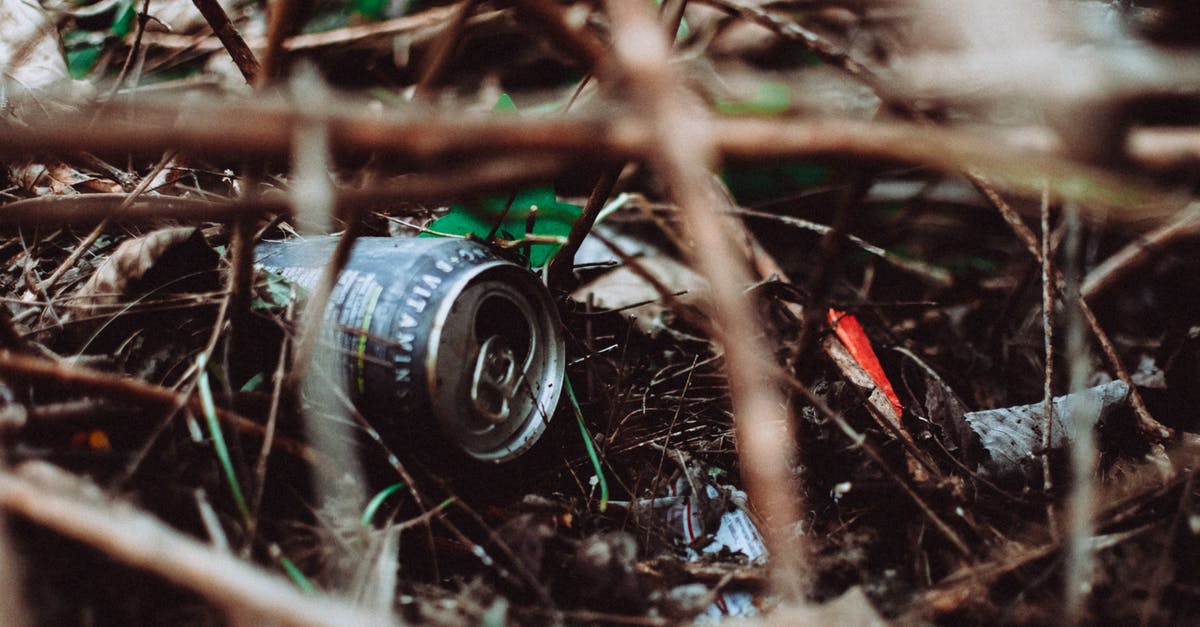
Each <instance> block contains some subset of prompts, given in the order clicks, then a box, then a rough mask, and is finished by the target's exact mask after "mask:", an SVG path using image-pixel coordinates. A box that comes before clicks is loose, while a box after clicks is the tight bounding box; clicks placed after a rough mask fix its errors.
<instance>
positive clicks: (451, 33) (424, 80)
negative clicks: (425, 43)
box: [416, 0, 478, 97]
mask: <svg viewBox="0 0 1200 627" xmlns="http://www.w3.org/2000/svg"><path fill="white" fill-rule="evenodd" d="M477 2H478V0H459V2H458V4H457V5H456V9H455V12H454V16H453V17H452V18H451V19H450V23H449V24H447V25H446V28H445V29H444V30H443V31H442V32H441V33H439V34H438V38H437V39H436V40H434V49H433V52H432V53H431V54H430V58H429V63H428V64H427V65H426V66H425V71H424V72H422V73H421V80H420V81H418V82H417V87H416V95H417V96H419V97H426V96H428V95H429V90H430V89H432V88H433V84H434V83H435V82H437V80H438V77H440V76H441V74H442V70H444V69H445V68H446V64H447V63H448V62H449V61H450V58H451V56H452V55H453V54H454V50H455V48H456V47H457V46H458V43H459V39H460V36H461V35H462V32H463V27H464V26H465V25H466V23H467V18H469V17H471V13H472V12H474V11H475V5H476V4H477Z"/></svg>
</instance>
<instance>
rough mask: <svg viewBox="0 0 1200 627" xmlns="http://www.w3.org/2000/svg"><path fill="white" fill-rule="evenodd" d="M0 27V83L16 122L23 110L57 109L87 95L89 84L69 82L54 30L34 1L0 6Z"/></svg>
mask: <svg viewBox="0 0 1200 627" xmlns="http://www.w3.org/2000/svg"><path fill="white" fill-rule="evenodd" d="M0 24H3V25H4V28H2V29H0V68H2V69H3V72H4V75H3V76H2V77H0V79H3V82H4V83H5V90H6V91H7V92H8V93H7V94H4V95H5V97H6V99H7V100H6V106H5V111H6V112H7V113H8V114H10V115H13V116H14V117H17V118H20V117H21V113H22V111H23V110H25V108H26V107H32V108H37V109H41V110H50V109H61V108H62V104H63V103H64V102H70V101H72V100H74V99H76V98H78V97H82V96H86V95H90V93H91V92H92V88H91V85H90V84H89V83H86V82H81V81H74V80H72V79H71V74H70V73H69V72H68V71H67V59H66V54H65V53H64V52H63V46H62V40H61V39H60V38H59V35H58V28H57V27H56V26H55V24H54V20H52V19H51V18H50V16H49V15H48V14H47V13H46V11H45V9H43V8H42V5H40V4H38V3H37V2H36V1H34V0H5V1H4V2H0ZM13 96H16V98H13Z"/></svg>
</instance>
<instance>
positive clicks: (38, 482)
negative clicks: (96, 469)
mask: <svg viewBox="0 0 1200 627" xmlns="http://www.w3.org/2000/svg"><path fill="white" fill-rule="evenodd" d="M89 496H90V497H91V498H88V497H89ZM0 507H3V508H4V509H7V510H9V511H11V512H13V513H15V514H18V515H20V516H22V517H24V518H26V519H28V520H30V521H32V522H34V523H37V524H39V525H42V526H44V527H46V528H48V529H51V530H53V531H55V532H58V533H60V534H63V535H66V536H68V537H70V538H73V539H75V540H78V541H80V542H83V543H85V544H88V545H91V546H93V547H95V548H97V549H99V550H100V551H102V552H103V553H105V554H107V555H108V556H110V557H112V558H113V559H115V560H118V561H121V562H124V563H126V564H129V565H131V566H134V567H136V568H140V569H143V570H147V571H150V572H153V573H155V574H157V575H159V576H161V577H163V578H164V579H166V580H168V581H170V582H172V583H174V584H176V585H179V586H182V587H184V588H187V589H190V590H193V591H195V592H196V593H198V594H200V595H201V596H203V597H205V598H207V599H208V600H209V601H210V602H212V603H213V604H215V605H216V606H218V607H220V608H222V609H224V610H225V611H227V612H232V613H249V614H251V615H253V616H254V617H255V618H256V620H257V621H263V622H270V623H275V624H281V625H292V626H296V627H300V626H317V625H325V626H341V625H387V624H391V621H390V620H389V618H388V617H384V616H379V615H370V614H366V613H364V612H362V611H360V610H357V609H355V608H353V607H351V606H349V605H348V604H346V603H344V602H342V601H339V600H337V599H334V598H332V597H329V596H327V595H324V594H312V595H305V594H302V593H300V592H299V591H297V590H296V589H295V588H294V587H293V586H292V585H291V584H290V583H288V581H287V580H286V579H284V578H282V577H280V576H278V575H273V574H270V573H267V572H266V571H264V570H262V569H261V568H258V567H256V566H254V565H252V564H250V563H247V562H244V561H242V560H239V559H236V558H234V557H233V556H231V555H229V554H226V553H221V552H219V551H217V550H214V549H213V548H212V547H209V546H207V545H205V544H202V543H200V542H198V541H196V540H194V539H192V538H190V537H188V536H185V535H183V534H182V533H180V532H178V531H175V530H174V529H172V528H170V527H168V526H166V525H165V524H163V523H162V522H160V521H158V519H156V518H154V517H152V516H150V515H148V514H146V513H143V512H141V511H139V510H137V509H135V508H133V507H132V506H130V505H127V504H120V503H117V502H111V501H103V500H99V499H97V498H96V494H95V492H94V488H93V487H91V486H89V485H87V484H85V483H83V482H82V481H81V480H79V479H77V478H75V477H74V476H72V475H69V474H67V473H65V472H63V471H61V470H59V469H57V468H55V467H53V466H50V465H48V464H42V463H29V464H25V465H24V466H22V467H21V468H20V469H19V470H18V471H17V473H16V474H12V473H9V472H7V471H0Z"/></svg>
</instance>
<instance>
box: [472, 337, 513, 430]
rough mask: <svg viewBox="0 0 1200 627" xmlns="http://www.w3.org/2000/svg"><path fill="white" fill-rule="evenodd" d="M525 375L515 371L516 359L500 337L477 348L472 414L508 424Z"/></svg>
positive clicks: (489, 339) (493, 421)
mask: <svg viewBox="0 0 1200 627" xmlns="http://www.w3.org/2000/svg"><path fill="white" fill-rule="evenodd" d="M524 378H525V373H524V372H520V373H518V371H517V358H516V356H515V355H513V352H512V349H511V348H509V347H508V345H507V344H505V342H504V339H503V338H501V337H500V336H499V335H493V336H492V337H489V338H488V339H487V340H486V341H484V343H483V345H482V346H480V347H479V356H478V357H476V358H475V373H474V374H473V375H472V376H471V402H472V403H473V404H474V405H475V413H477V414H478V415H479V416H480V417H482V418H483V419H484V420H486V421H487V422H489V423H491V424H494V425H498V424H500V423H503V422H504V421H506V420H508V418H509V415H510V414H511V412H512V406H513V404H514V403H515V402H516V396H517V386H518V385H520V383H521V381H522V380H523V379H524Z"/></svg>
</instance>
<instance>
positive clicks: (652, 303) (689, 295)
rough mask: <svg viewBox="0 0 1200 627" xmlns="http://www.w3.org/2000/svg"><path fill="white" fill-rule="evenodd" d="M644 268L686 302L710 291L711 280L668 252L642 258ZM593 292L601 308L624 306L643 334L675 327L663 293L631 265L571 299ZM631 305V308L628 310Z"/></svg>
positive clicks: (593, 282) (693, 302) (584, 287)
mask: <svg viewBox="0 0 1200 627" xmlns="http://www.w3.org/2000/svg"><path fill="white" fill-rule="evenodd" d="M637 262H638V264H639V265H641V267H642V269H643V270H645V271H646V272H648V273H649V274H650V275H652V276H654V277H655V278H656V279H658V281H659V282H660V283H662V284H663V285H665V286H666V287H667V289H669V290H671V291H672V292H673V293H675V294H676V295H678V300H679V301H680V302H682V303H684V304H697V303H698V302H700V301H701V300H703V298H704V295H705V294H706V293H707V291H708V282H707V281H705V280H704V277H702V276H700V275H699V274H698V273H696V271H695V270H692V269H691V268H689V267H687V266H686V265H684V264H682V263H680V262H678V261H676V260H675V259H674V258H672V257H669V256H667V255H661V254H660V255H654V256H649V257H640V258H638V260H637ZM589 294H591V295H592V298H593V303H594V304H595V305H596V307H598V308H600V309H610V310H612V309H622V310H624V311H622V314H624V315H626V316H630V317H632V318H633V321H634V324H636V325H637V327H638V329H640V330H641V331H642V332H643V333H645V334H647V335H650V336H655V335H658V334H659V333H660V332H662V331H664V330H666V329H668V328H669V327H670V326H671V322H672V314H671V309H670V308H669V307H667V306H666V305H664V304H663V303H662V302H661V301H662V295H661V294H659V293H658V291H657V290H655V289H654V286H652V285H650V283H648V282H647V281H646V280H645V279H643V278H642V277H641V276H639V275H638V273H637V272H634V271H633V270H632V269H631V268H629V267H628V266H621V267H619V268H617V269H615V270H613V271H611V272H608V273H606V274H604V275H602V276H601V277H599V278H598V279H596V280H594V281H592V282H591V283H588V284H587V285H584V286H583V287H580V288H579V289H577V290H575V292H574V293H572V294H571V298H573V299H574V300H576V301H579V302H586V301H587V300H588V295H589ZM626 308H628V309H626Z"/></svg>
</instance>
